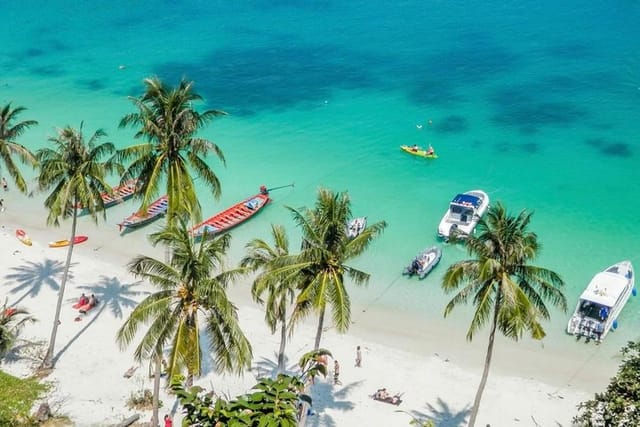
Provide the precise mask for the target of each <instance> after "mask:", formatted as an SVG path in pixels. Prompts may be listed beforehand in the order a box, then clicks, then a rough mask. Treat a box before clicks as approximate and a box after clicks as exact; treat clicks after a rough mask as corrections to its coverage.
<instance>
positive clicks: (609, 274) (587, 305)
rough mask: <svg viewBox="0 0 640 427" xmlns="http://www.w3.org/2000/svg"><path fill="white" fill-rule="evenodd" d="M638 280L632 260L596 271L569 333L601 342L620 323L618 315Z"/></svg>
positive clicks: (569, 327) (573, 318)
mask: <svg viewBox="0 0 640 427" xmlns="http://www.w3.org/2000/svg"><path fill="white" fill-rule="evenodd" d="M634 283H635V279H634V276H633V266H632V265H631V261H621V262H619V263H617V264H614V265H612V266H611V267H608V268H607V269H605V270H603V271H601V272H599V273H596V275H595V276H593V278H592V279H591V281H590V282H589V284H588V285H587V287H586V289H585V290H584V291H583V292H582V295H580V299H579V300H578V304H577V305H576V308H575V311H574V312H573V316H571V319H569V323H568V325H567V333H569V334H572V335H575V336H576V337H577V338H580V337H585V339H586V340H591V339H593V340H596V341H597V342H600V341H601V340H603V339H604V337H606V336H607V334H608V333H609V331H610V330H611V329H615V328H616V327H617V326H618V316H619V315H620V312H621V311H622V309H623V308H624V306H625V304H626V303H627V301H628V300H629V297H630V296H631V294H632V293H634V291H633V286H634Z"/></svg>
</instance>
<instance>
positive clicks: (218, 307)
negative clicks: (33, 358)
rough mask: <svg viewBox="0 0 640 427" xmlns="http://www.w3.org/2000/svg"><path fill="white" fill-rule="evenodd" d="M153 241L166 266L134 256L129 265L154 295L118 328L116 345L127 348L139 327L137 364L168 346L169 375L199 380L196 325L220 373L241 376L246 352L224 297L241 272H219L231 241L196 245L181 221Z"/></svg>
mask: <svg viewBox="0 0 640 427" xmlns="http://www.w3.org/2000/svg"><path fill="white" fill-rule="evenodd" d="M176 224H177V226H176V227H173V226H170V227H169V228H167V229H166V230H164V231H161V232H159V233H156V234H154V235H153V236H152V239H153V242H154V244H158V243H161V244H164V245H167V246H169V247H170V248H171V250H172V253H173V255H172V257H171V261H170V262H169V263H164V262H162V261H159V260H157V259H154V258H151V257H147V256H139V257H137V258H135V259H134V260H133V261H132V262H131V263H130V264H129V271H130V272H131V273H132V274H134V275H135V276H136V277H138V278H141V279H146V280H148V281H149V282H150V283H151V284H152V285H153V286H154V287H155V288H157V291H156V292H154V293H152V294H151V295H149V296H148V297H147V298H145V299H144V300H143V301H141V302H140V303H139V304H138V305H137V306H136V308H135V309H134V310H133V312H132V313H131V315H130V316H129V318H128V319H127V320H126V321H125V323H124V325H123V326H122V327H121V328H120V330H119V331H118V335H117V341H118V343H119V344H120V345H121V347H126V346H127V345H128V344H130V343H131V342H132V341H133V339H134V338H135V336H136V332H137V331H138V329H139V328H140V327H141V326H142V325H143V324H147V323H149V324H150V327H149V329H148V331H147V332H146V333H145V335H144V336H143V338H142V341H141V342H140V344H139V345H138V346H137V348H136V350H135V357H136V359H138V360H143V359H145V360H146V359H153V358H154V357H156V356H157V355H159V354H162V353H163V350H164V347H165V346H166V345H169V348H170V356H169V364H168V375H169V376H170V377H173V376H174V375H177V374H179V373H181V372H183V371H184V370H186V371H187V373H188V375H189V376H199V375H200V374H201V360H202V345H201V343H200V332H201V326H200V320H201V319H202V320H203V321H204V330H205V332H206V334H207V336H208V337H209V339H210V342H209V351H210V352H211V353H212V354H213V355H214V359H215V362H216V364H217V366H218V367H219V368H220V369H221V370H223V371H232V372H238V373H239V372H242V370H244V369H245V368H247V367H249V366H250V362H251V357H252V355H251V346H250V344H249V342H248V340H247V339H246V337H245V335H244V334H243V332H242V330H241V329H240V326H239V323H238V315H237V308H236V307H235V306H234V305H233V304H232V303H231V302H230V301H229V299H228V298H227V294H226V288H227V286H228V284H229V283H230V282H231V281H232V280H233V279H235V278H237V277H238V276H239V275H240V274H241V273H242V270H240V269H236V270H228V271H222V268H223V258H224V255H225V252H226V251H227V249H228V248H229V242H230V235H228V234H225V235H222V236H218V237H215V238H213V239H211V240H204V241H202V242H200V243H195V242H194V240H193V238H192V237H191V236H190V235H189V232H188V227H187V225H186V222H185V221H184V220H183V219H179V220H178V221H177V223H176Z"/></svg>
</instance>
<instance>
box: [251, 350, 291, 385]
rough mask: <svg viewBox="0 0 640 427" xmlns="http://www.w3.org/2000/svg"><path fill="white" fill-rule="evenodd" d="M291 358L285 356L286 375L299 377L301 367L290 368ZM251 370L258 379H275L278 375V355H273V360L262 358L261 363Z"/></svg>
mask: <svg viewBox="0 0 640 427" xmlns="http://www.w3.org/2000/svg"><path fill="white" fill-rule="evenodd" d="M288 363H289V358H288V357H287V355H286V354H285V356H284V366H285V368H284V372H283V373H284V374H287V375H298V374H299V373H300V367H299V366H298V364H297V363H295V364H293V365H291V366H288V367H287V364H288ZM251 370H252V371H253V372H254V373H255V377H256V379H258V378H264V377H270V378H275V376H276V375H278V354H277V353H273V359H268V358H266V357H262V358H260V360H259V361H257V362H256V364H255V365H254V366H253V367H252V368H251Z"/></svg>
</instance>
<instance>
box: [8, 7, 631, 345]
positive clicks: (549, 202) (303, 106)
mask: <svg viewBox="0 0 640 427" xmlns="http://www.w3.org/2000/svg"><path fill="white" fill-rule="evenodd" d="M0 11H1V12H2V16H3V22H4V25H3V26H1V27H0V45H1V46H3V48H2V51H1V52H0V71H1V72H0V103H1V104H3V105H4V104H5V103H7V102H13V103H14V105H22V106H25V107H27V108H28V111H27V112H26V113H25V114H23V116H22V117H21V118H22V119H36V120H38V121H39V122H40V125H39V126H37V127H35V128H33V129H32V130H31V131H29V132H28V133H27V134H26V135H24V139H23V142H24V143H25V144H27V145H28V146H30V147H31V148H34V149H35V148H37V147H40V146H42V145H44V144H45V141H46V138H47V137H48V136H51V135H52V134H53V133H54V129H55V128H56V127H63V126H65V125H72V126H75V127H77V126H79V125H80V123H81V122H82V121H84V128H85V130H86V131H93V130H95V129H97V128H103V129H105V130H106V132H107V133H108V135H109V139H110V140H112V141H114V142H115V143H116V144H117V145H118V146H125V145H127V144H129V143H130V142H131V141H132V135H133V131H132V130H131V129H124V130H122V129H118V127H117V124H118V122H119V120H120V118H121V117H122V116H123V115H124V114H126V113H128V112H131V111H134V108H133V105H132V103H131V102H130V101H129V100H128V99H127V97H128V96H138V95H140V94H141V93H142V90H143V85H142V80H143V79H144V78H145V77H149V76H152V75H157V76H159V77H160V78H161V79H163V80H165V81H167V82H168V83H172V84H175V83H177V81H178V80H179V79H180V78H181V77H183V76H184V77H186V78H188V79H192V80H194V81H195V82H196V90H197V91H198V92H199V93H201V94H202V95H203V96H204V98H205V100H206V103H203V104H202V105H201V106H200V107H201V108H204V107H207V108H219V109H223V110H225V111H227V112H228V113H229V116H228V117H224V118H221V119H219V120H217V121H216V122H214V123H213V124H212V125H211V126H210V127H209V128H208V129H207V130H206V133H205V135H204V136H206V137H208V138H210V139H212V140H214V141H215V142H216V143H217V144H219V146H220V147H221V148H222V149H223V151H224V154H225V156H226V160H227V165H226V167H222V165H221V164H220V163H219V162H217V161H215V160H212V162H213V166H214V167H215V168H216V170H217V172H218V173H219V176H220V178H221V180H222V184H223V196H222V198H221V199H220V201H217V202H216V201H213V200H209V199H208V197H207V196H206V193H204V192H202V194H201V196H202V202H203V206H204V213H205V215H207V216H208V215H210V214H213V213H215V212H217V211H219V210H221V209H223V208H225V207H227V206H228V205H230V204H232V203H234V202H235V201H237V200H239V199H241V198H244V197H246V196H248V195H250V194H253V193H254V192H255V191H256V190H257V189H258V187H259V185H261V184H265V185H267V186H268V187H275V186H280V185H285V184H289V183H292V182H295V187H294V188H292V189H291V188H289V189H282V190H278V191H275V192H273V194H272V196H273V199H274V204H273V206H271V207H268V208H267V209H265V211H264V212H263V213H261V214H260V215H259V216H258V217H257V218H256V219H254V220H252V221H251V222H250V223H248V224H247V225H244V226H242V227H240V228H238V229H237V230H236V231H234V232H233V236H234V246H233V249H232V255H233V257H235V258H238V257H239V256H241V254H242V250H243V246H244V244H245V243H246V242H247V241H248V240H249V239H251V238H253V237H267V236H268V235H269V224H270V223H281V224H285V225H286V226H287V227H288V228H289V230H290V234H291V235H292V236H293V237H292V240H293V238H294V237H296V236H297V231H296V230H295V227H294V225H293V223H292V221H291V218H290V215H289V213H288V212H287V210H286V209H284V206H293V207H301V206H312V204H313V202H314V200H315V192H316V190H317V188H318V187H320V186H324V187H328V188H331V189H333V190H336V191H343V190H347V191H348V192H349V195H350V196H351V198H352V201H353V213H354V215H355V216H361V215H366V216H367V217H368V218H369V220H370V221H377V220H386V221H387V222H388V223H389V226H388V228H387V230H386V232H385V234H384V235H383V237H382V238H381V239H380V240H379V241H378V242H377V243H376V245H374V246H373V247H372V248H371V250H370V251H369V253H368V254H367V255H366V257H363V258H362V259H359V260H357V261H356V264H357V265H358V266H359V267H361V268H362V269H364V270H365V271H368V272H370V273H371V274H372V279H371V283H370V286H369V287H368V288H367V289H355V290H353V297H354V302H355V304H356V305H357V306H359V307H368V306H371V305H372V304H373V305H379V306H382V307H385V308H386V309H389V310H397V311H398V312H404V313H407V312H410V313H413V314H415V315H416V316H419V317H420V318H422V319H424V322H425V323H426V322H429V321H436V319H437V320H438V321H440V319H441V318H442V311H443V307H444V304H445V303H446V301H447V300H448V296H445V295H443V294H442V291H441V290H440V289H439V286H438V282H439V280H440V278H441V276H442V274H443V273H444V271H445V269H446V266H447V265H448V264H450V263H452V262H454V261H457V260H460V259H463V257H465V255H466V254H465V251H464V248H462V247H456V246H450V245H445V246H444V256H443V261H442V263H441V265H440V266H439V267H438V268H437V269H436V270H435V272H434V273H433V274H432V275H431V276H429V277H428V278H427V279H426V280H424V281H423V282H418V281H416V280H408V279H405V278H402V277H401V276H400V271H401V270H402V268H403V266H404V265H405V264H407V263H408V262H409V260H410V259H411V258H412V257H413V256H414V255H415V254H416V253H417V252H418V251H419V250H420V249H422V248H424V247H426V246H429V245H433V244H435V243H436V242H437V240H436V227H437V224H438V222H439V220H440V218H441V217H442V215H443V214H444V212H445V210H446V208H447V206H448V202H449V201H450V200H451V198H452V197H453V196H454V195H455V194H456V193H458V192H462V191H467V190H471V189H476V188H479V189H484V190H485V191H487V192H488V194H489V195H490V197H491V199H492V201H498V200H499V201H502V202H503V203H504V204H505V205H506V206H507V207H508V209H509V210H511V211H513V212H517V211H519V210H521V209H524V208H527V209H530V210H533V211H534V212H535V214H534V216H533V222H532V224H531V228H532V229H533V230H534V231H536V232H537V233H538V234H539V237H540V240H541V242H542V244H543V250H542V252H541V255H540V258H539V259H538V264H540V265H542V266H545V267H548V268H551V269H553V270H555V271H557V272H559V273H560V274H561V275H562V277H563V278H564V279H565V281H566V283H567V286H568V288H567V290H566V293H567V297H568V301H569V305H570V310H572V309H573V305H574V304H575V301H576V299H577V297H578V295H579V294H580V292H581V291H582V289H583V288H584V287H585V286H586V284H587V282H588V281H589V280H590V278H591V277H592V276H593V274H594V273H595V272H596V271H599V270H602V269H603V268H605V267H607V266H609V265H611V264H613V263H615V262H617V261H620V260H623V259H631V260H632V261H633V262H634V263H635V265H636V268H637V269H638V270H640V243H639V240H638V237H640V217H639V213H640V193H639V192H638V185H639V184H640V171H639V169H638V164H639V161H640V138H639V135H640V120H639V118H640V114H639V113H640V26H638V25H637V23H638V22H640V2H637V1H633V0H621V1H617V2H599V1H596V2H578V1H575V0H569V1H565V2H555V1H553V2H552V1H549V0H542V1H538V2H530V1H524V0H507V1H495V0H488V1H485V2H468V1H456V0H449V1H442V0H424V1H412V0H404V1H397V2H382V1H378V2H375V1H373V2H372V1H360V0H354V1H348V2H343V1H331V0H309V1H281V0H255V1H237V2H221V1H204V0H203V1H196V0H192V1H161V0H156V1H136V2H132V1H124V0H112V1H94V2H76V1H63V0H55V1H42V0H30V1H29V2H26V3H25V2H3V3H2V5H0ZM418 125H421V126H422V127H421V128H419V127H418ZM414 143H417V144H426V143H431V144H432V145H433V146H434V147H435V149H436V150H437V153H438V154H439V158H438V159H437V160H432V161H428V160H424V159H419V158H414V157H412V156H408V155H407V154H404V153H402V152H401V151H400V150H399V145H401V144H414ZM114 181H115V178H114ZM120 220H121V218H120V217H113V216H109V217H108V219H107V223H108V225H109V226H113V225H114V224H116V223H117V222H119V221H120ZM139 233H140V234H142V233H143V232H139ZM461 313H462V314H460V315H457V316H454V319H453V320H452V322H458V325H459V326H460V327H461V328H463V327H464V325H466V322H468V317H467V316H465V315H464V313H465V311H464V309H461ZM360 316H361V314H357V315H355V316H354V317H355V318H356V320H358V319H359V318H360ZM568 317H569V314H568V313H567V314H563V313H560V312H553V320H552V321H551V323H550V324H549V325H548V327H547V329H548V334H549V336H548V338H547V339H546V342H547V343H548V344H549V345H550V347H553V348H555V349H556V350H558V351H560V352H562V351H582V350H581V349H583V348H584V347H583V344H576V343H575V341H574V340H573V339H571V338H570V337H567V336H566V335H565V334H564V328H565V325H566V321H567V319H568ZM619 324H620V328H619V329H618V330H617V331H616V332H615V333H614V334H611V335H610V336H609V337H608V338H607V342H606V343H605V344H604V345H603V346H601V347H600V348H602V347H605V348H607V349H609V350H611V351H610V352H608V353H607V355H608V356H607V357H609V355H611V354H613V352H614V351H615V350H616V349H617V348H619V347H620V346H621V345H622V344H623V343H624V342H626V341H627V340H628V339H635V338H639V337H640V334H639V333H638V332H637V331H638V330H640V329H639V328H640V301H638V300H637V298H636V299H635V300H631V301H630V303H629V305H628V306H627V308H626V309H625V310H624V312H623V313H622V315H621V317H620V319H619ZM452 339H453V338H452ZM455 339H458V337H456V338H455ZM459 339H460V340H462V339H463V334H461V335H460V336H459Z"/></svg>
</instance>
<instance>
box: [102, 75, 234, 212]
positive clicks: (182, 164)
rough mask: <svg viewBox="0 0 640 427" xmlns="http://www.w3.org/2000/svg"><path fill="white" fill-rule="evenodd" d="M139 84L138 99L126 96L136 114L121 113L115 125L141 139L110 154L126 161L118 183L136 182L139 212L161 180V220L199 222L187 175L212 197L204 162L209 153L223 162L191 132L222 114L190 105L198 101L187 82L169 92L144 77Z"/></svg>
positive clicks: (215, 188) (214, 188) (216, 190)
mask: <svg viewBox="0 0 640 427" xmlns="http://www.w3.org/2000/svg"><path fill="white" fill-rule="evenodd" d="M144 84H145V86H146V92H145V93H144V95H142V96H141V97H140V98H135V97H130V98H129V99H131V101H132V102H133V103H134V104H135V106H136V107H137V108H138V111H137V112H135V113H131V114H127V115H126V116H124V117H123V118H122V120H121V121H120V127H121V128H122V127H127V126H133V127H138V128H139V129H138V131H137V132H136V134H135V138H137V139H142V140H143V141H142V142H141V143H139V144H136V145H132V146H130V147H127V148H124V149H122V150H119V151H118V152H117V153H116V155H115V156H114V159H115V160H117V161H118V162H123V163H124V162H129V163H128V167H127V169H126V170H125V171H124V174H123V176H122V182H125V181H127V180H129V179H138V182H139V185H140V197H141V199H142V207H141V210H144V209H146V208H147V206H148V205H149V204H150V203H151V202H152V201H153V200H154V198H155V197H156V196H157V195H158V193H159V192H160V188H161V184H162V180H163V179H166V187H165V188H166V190H165V192H166V194H167V195H168V198H169V207H168V212H167V222H168V223H171V222H172V221H173V220H174V217H175V216H177V215H182V214H185V215H187V216H189V217H191V219H193V220H199V219H200V216H201V214H200V203H199V201H198V198H197V196H196V191H195V187H194V178H193V177H192V173H194V172H195V175H196V177H197V178H199V179H201V180H202V181H203V182H204V183H205V184H206V186H207V187H208V188H209V190H211V193H212V194H213V196H214V197H215V198H216V199H217V198H218V197H219V196H220V181H219V180H218V177H217V176H216V174H215V173H214V171H213V170H212V169H211V167H210V166H209V165H208V164H207V163H206V161H205V159H206V156H207V155H209V154H212V153H213V154H215V155H216V156H217V157H218V158H219V159H220V160H221V161H222V163H223V164H224V163H225V159H224V156H223V154H222V151H221V150H220V148H219V147H218V146H217V145H216V144H214V143H213V142H211V141H209V140H207V139H204V138H201V137H199V136H197V133H198V132H199V131H200V130H202V129H203V128H204V126H205V125H206V124H207V123H209V122H210V121H211V120H212V119H213V118H215V117H217V116H221V115H225V114H226V113H225V112H224V111H220V110H206V111H204V112H202V113H199V112H197V111H196V110H194V109H193V102H195V101H199V100H201V99H202V97H201V96H200V95H198V94H197V93H196V92H194V90H193V82H188V81H185V80H182V81H181V82H180V84H179V85H178V87H176V88H172V87H170V86H167V85H165V84H164V83H163V82H161V81H160V79H158V78H157V77H154V78H148V79H145V80H144Z"/></svg>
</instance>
